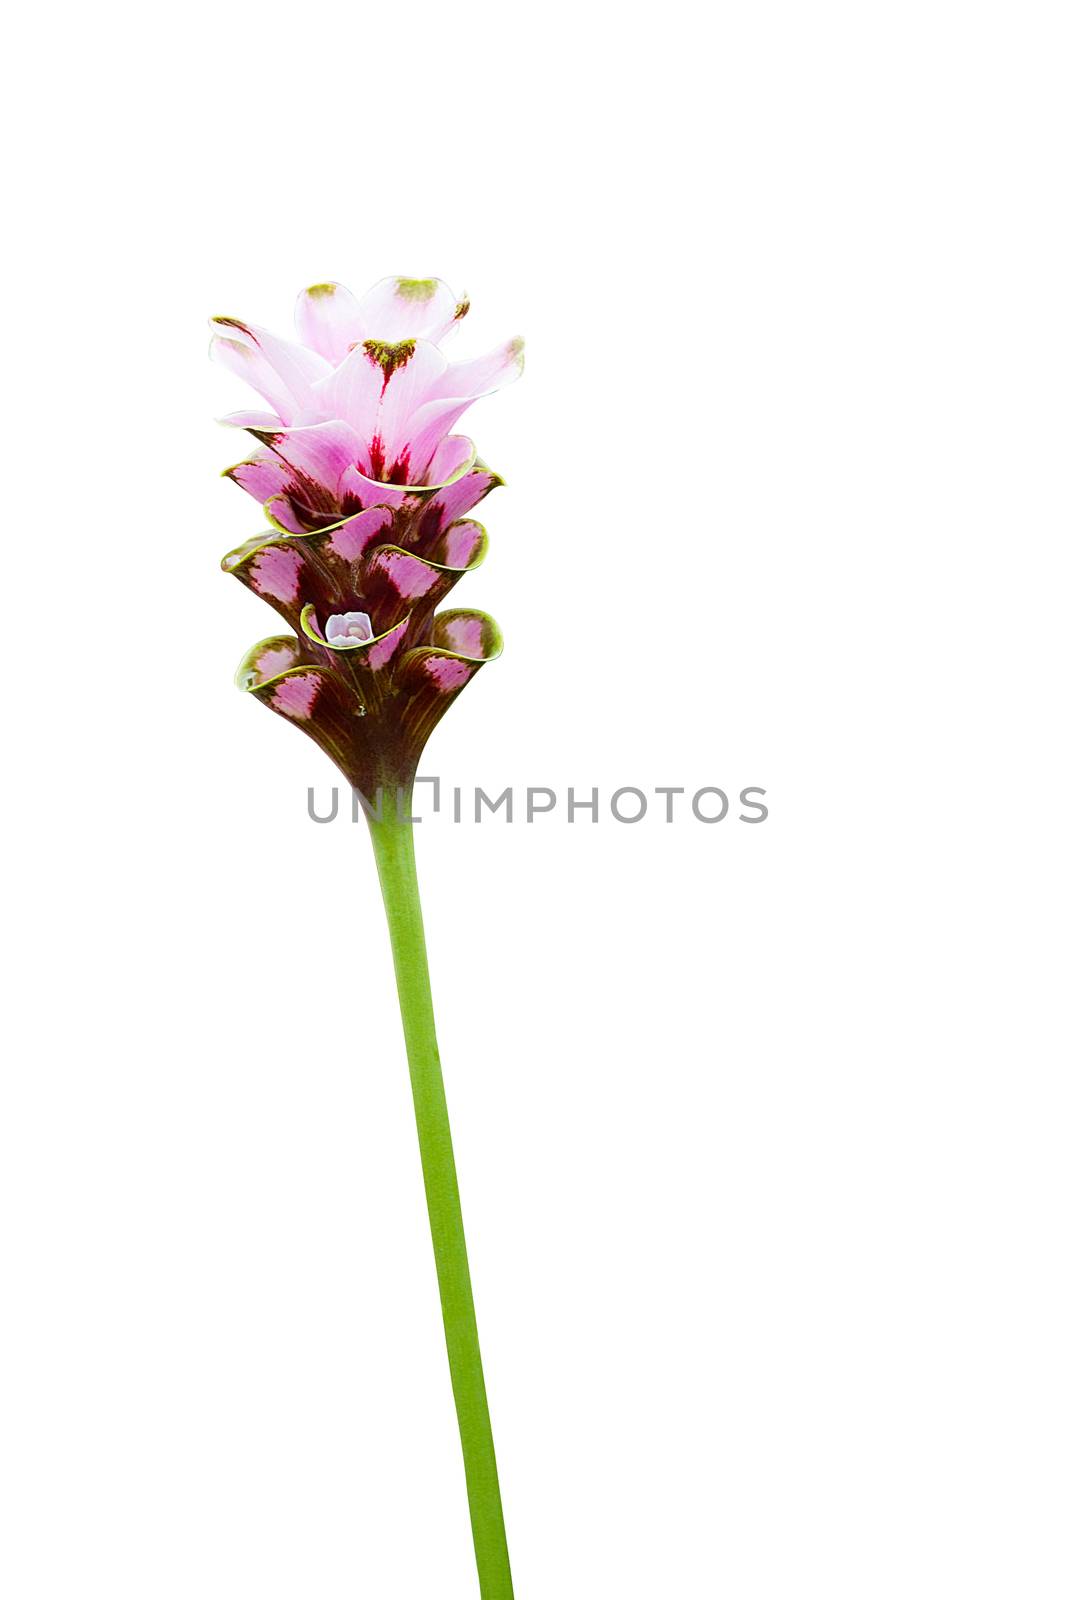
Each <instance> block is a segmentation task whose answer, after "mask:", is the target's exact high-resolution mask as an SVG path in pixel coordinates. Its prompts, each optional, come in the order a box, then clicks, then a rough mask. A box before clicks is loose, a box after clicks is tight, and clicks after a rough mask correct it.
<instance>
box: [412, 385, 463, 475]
mask: <svg viewBox="0 0 1067 1600" xmlns="http://www.w3.org/2000/svg"><path fill="white" fill-rule="evenodd" d="M470 403H471V402H470V401H469V400H429V401H427V402H426V404H424V405H421V406H420V407H419V409H418V410H417V411H416V412H415V415H414V416H413V417H412V418H411V419H410V421H409V423H408V438H409V441H410V442H409V445H408V478H409V481H410V482H411V483H436V482H438V481H439V480H437V479H436V478H434V477H433V475H432V473H431V471H430V464H431V462H432V461H433V459H434V455H435V452H436V451H437V448H438V446H439V445H440V444H441V442H442V441H443V440H444V438H445V437H446V435H447V434H448V431H449V429H450V428H451V427H452V424H453V423H454V422H457V421H458V420H459V418H460V417H461V416H462V415H463V413H464V411H466V409H467V407H468V406H469V405H470Z"/></svg>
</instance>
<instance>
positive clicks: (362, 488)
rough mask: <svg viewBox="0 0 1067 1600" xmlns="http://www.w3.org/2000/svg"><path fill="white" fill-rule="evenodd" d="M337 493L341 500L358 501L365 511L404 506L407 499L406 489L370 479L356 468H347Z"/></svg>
mask: <svg viewBox="0 0 1067 1600" xmlns="http://www.w3.org/2000/svg"><path fill="white" fill-rule="evenodd" d="M337 492H338V498H339V499H341V500H353V499H354V500H358V501H359V503H360V505H361V506H362V507H363V510H364V511H369V510H370V509H371V508H372V507H377V506H393V507H395V506H402V505H403V504H404V501H405V500H406V499H407V490H406V489H402V488H399V487H398V486H397V485H396V484H394V483H379V482H378V481H377V480H376V479H375V478H368V477H367V476H366V474H365V473H363V472H360V470H359V468H358V467H356V466H351V467H348V468H346V470H345V472H344V474H343V476H342V478H341V482H340V483H339V485H338V491H337Z"/></svg>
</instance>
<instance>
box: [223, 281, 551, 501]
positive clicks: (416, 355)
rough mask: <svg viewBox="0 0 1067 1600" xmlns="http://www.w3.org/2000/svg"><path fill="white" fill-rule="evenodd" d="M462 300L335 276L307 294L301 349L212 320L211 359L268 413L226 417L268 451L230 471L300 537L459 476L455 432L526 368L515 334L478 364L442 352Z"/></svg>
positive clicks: (436, 289) (460, 449)
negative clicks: (325, 520)
mask: <svg viewBox="0 0 1067 1600" xmlns="http://www.w3.org/2000/svg"><path fill="white" fill-rule="evenodd" d="M468 306H469V301H467V300H466V299H463V300H457V299H456V298H455V296H454V295H453V294H452V292H451V290H449V289H448V288H447V286H446V285H445V284H443V283H442V282H441V281H440V280H439V279H437V278H386V279H383V281H382V282H381V283H379V284H377V285H376V286H375V287H374V288H373V289H371V290H370V292H369V293H368V294H367V295H365V296H364V298H363V300H362V301H360V300H357V299H356V298H355V297H354V296H353V295H351V294H350V293H349V292H348V290H347V289H344V288H342V286H341V285H340V284H335V283H322V284H316V285H314V287H312V288H311V289H305V290H304V291H303V292H302V294H301V295H300V296H299V297H298V299H297V308H296V324H297V331H298V333H299V334H300V338H301V341H302V342H301V343H299V344H294V343H291V342H290V341H288V340H285V339H279V338H276V337H275V336H274V335H273V334H270V333H267V332H266V331H265V330H264V329H262V328H257V327H253V326H252V325H251V324H250V323H246V322H240V321H238V320H237V319H236V318H234V317H216V318H215V320H214V323H213V325H212V326H213V331H214V337H213V339H212V344H211V348H212V354H213V355H214V357H215V358H216V360H218V361H220V362H221V363H222V364H223V365H224V366H226V367H228V368H229V369H230V370H231V371H232V372H236V373H237V374H238V375H239V376H240V377H242V378H244V379H245V380H246V382H248V383H249V384H250V385H251V386H252V388H253V389H255V390H256V391H257V393H258V394H260V395H261V396H262V397H263V399H264V400H266V402H267V404H268V405H269V406H271V407H272V410H270V411H238V412H234V413H232V414H231V415H230V416H228V417H225V418H223V421H225V422H228V423H230V424H232V425H233V426H236V427H242V428H248V429H249V430H250V431H251V432H252V433H253V434H254V435H255V436H256V438H257V439H259V440H260V441H261V442H262V444H263V445H264V449H263V450H262V451H259V452H257V453H256V454H255V455H254V456H253V457H252V458H251V459H250V460H249V461H246V462H241V463H239V465H238V466H236V467H233V468H231V469H230V476H231V477H233V478H234V480H235V481H236V482H237V483H239V484H240V485H241V487H242V488H244V489H247V490H248V491H249V492H250V493H251V494H254V495H255V496H256V497H257V499H260V500H261V501H262V502H263V503H264V504H268V503H269V504H271V505H272V507H273V514H274V515H275V516H276V517H277V518H278V520H279V521H280V522H281V523H282V525H283V526H284V527H288V528H291V529H292V530H293V531H296V525H297V524H300V525H307V524H308V522H309V520H310V521H313V520H314V519H315V518H316V517H318V518H319V519H320V525H321V518H322V517H323V516H326V517H329V518H331V519H336V518H337V517H340V516H343V515H346V514H351V513H352V512H353V511H359V510H364V509H366V508H367V507H368V506H370V505H378V504H394V503H397V501H396V498H395V490H396V489H397V488H409V487H410V488H431V487H435V486H438V485H440V484H443V483H446V482H449V481H450V480H452V479H453V478H455V477H456V476H457V475H458V474H459V473H461V472H462V471H464V470H465V469H466V468H467V467H468V466H469V465H470V464H471V462H472V460H473V455H474V451H473V446H472V445H471V443H470V440H469V439H466V438H464V437H462V436H457V435H452V434H451V429H452V427H453V426H454V424H455V423H456V422H458V420H459V418H460V417H461V416H462V415H463V413H464V412H465V411H466V410H467V408H468V407H469V406H470V405H471V404H472V402H473V401H475V400H477V399H478V398H479V397H480V396H482V395H487V394H491V393H492V392H493V391H494V390H495V389H499V388H501V387H502V386H503V385H504V384H507V383H510V382H512V381H513V380H514V379H515V378H517V377H518V375H519V373H520V372H521V371H522V340H521V339H511V340H508V342H507V343H506V344H503V345H501V346H499V347H498V348H497V349H496V350H493V351H491V352H490V353H489V355H487V356H482V357H480V358H479V359H477V360H474V361H460V362H449V361H448V360H447V359H446V358H445V356H444V355H443V354H442V352H441V350H440V349H439V347H438V341H439V340H441V339H443V338H444V337H445V336H446V335H447V334H449V333H450V332H451V330H452V329H453V328H454V327H455V326H456V324H457V323H458V322H459V321H460V320H461V319H462V317H463V316H464V315H465V314H466V311H467V309H468ZM391 491H392V493H391ZM275 502H277V504H276V505H275V504H274V503H275Z"/></svg>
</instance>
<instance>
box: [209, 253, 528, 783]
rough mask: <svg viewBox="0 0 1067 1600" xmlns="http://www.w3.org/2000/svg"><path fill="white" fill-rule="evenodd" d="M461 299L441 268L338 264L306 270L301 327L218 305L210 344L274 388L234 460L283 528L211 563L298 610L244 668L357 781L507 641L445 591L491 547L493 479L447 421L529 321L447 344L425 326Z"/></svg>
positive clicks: (413, 735) (489, 385)
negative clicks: (394, 269)
mask: <svg viewBox="0 0 1067 1600" xmlns="http://www.w3.org/2000/svg"><path fill="white" fill-rule="evenodd" d="M466 310H467V303H466V302H465V301H463V302H457V301H456V300H455V298H454V296H453V295H452V294H451V293H450V292H449V290H448V289H447V288H446V287H445V285H444V284H442V283H441V282H440V281H439V280H437V279H435V278H429V279H425V280H422V279H419V280H415V279H409V278H388V279H385V280H384V281H383V282H382V283H380V284H379V285H378V286H377V287H376V288H374V289H372V290H371V291H370V293H369V294H368V295H367V296H366V297H365V298H364V300H363V301H362V302H359V301H357V300H355V299H354V298H353V297H352V296H351V295H350V294H349V293H348V291H347V290H345V289H342V288H341V287H340V286H339V285H336V284H320V285H318V286H317V287H316V288H314V289H307V290H305V291H304V293H303V294H302V295H301V296H300V297H299V299H298V302H297V328H298V331H299V333H300V335H301V338H302V340H303V341H304V342H303V343H302V344H290V343H288V342H287V341H285V340H282V339H276V338H274V337H273V336H272V335H271V334H268V333H265V332H264V331H263V330H261V329H258V328H252V327H250V326H249V325H248V324H246V323H238V322H235V321H233V320H232V319H229V318H217V319H216V321H215V324H214V326H215V329H216V333H215V338H214V339H213V341H212V351H213V354H215V355H216V357H217V358H218V359H219V360H221V361H222V362H223V363H224V364H225V365H226V366H228V367H230V368H231V369H233V370H235V371H238V372H240V373H242V375H243V376H245V377H247V378H248V380H249V382H250V383H251V384H252V385H253V387H255V388H256V389H258V390H259V392H260V394H262V395H263V396H264V398H265V399H266V400H267V401H268V403H269V404H270V405H272V406H273V407H274V408H275V410H274V412H272V413H264V412H254V413H252V412H244V413H239V414H238V415H237V416H235V417H230V418H228V419H226V420H228V421H230V422H234V423H237V424H238V425H240V426H243V427H247V428H249V429H250V430H251V431H252V432H253V433H254V434H255V435H256V437H257V438H259V439H260V440H261V441H262V442H263V448H262V449H260V450H258V451H257V452H256V453H255V454H254V455H253V456H252V457H251V458H250V459H249V460H248V461H243V462H240V463H239V464H238V465H237V466H236V467H231V468H230V469H229V472H228V476H229V477H232V478H233V479H234V480H235V481H236V482H237V483H239V484H240V485H241V487H242V488H243V489H246V490H247V491H248V492H249V493H250V494H252V495H254V496H255V498H256V499H257V500H259V501H261V502H262V504H263V506H264V509H265V511H266V513H267V517H268V520H269V521H270V522H271V523H272V524H273V529H274V531H269V532H267V533H265V534H260V535H258V536H257V537H255V538H253V539H250V540H248V541H247V542H246V543H245V544H243V545H241V546H240V547H239V548H238V549H236V550H233V551H231V552H230V553H229V555H227V556H226V557H225V558H224V559H223V563H222V565H223V568H224V570H226V571H227V572H232V573H233V574H234V576H235V577H237V578H239V579H240V580H241V582H242V583H244V584H245V585H246V586H247V587H248V588H250V589H252V590H253V591H254V592H255V593H256V594H258V595H260V596H261V597H262V598H263V599H264V600H266V601H267V602H268V604H270V605H271V606H273V607H274V609H275V610H276V611H278V612H279V613H280V614H281V615H282V616H283V617H284V619H285V621H286V622H287V623H288V624H289V626H290V628H292V629H293V632H292V633H289V634H280V635H276V636H274V637H272V638H270V639H265V640H263V641H262V642H261V643H260V644H258V645H256V646H255V647H254V648H253V649H252V650H251V651H250V652H249V653H248V655H247V656H246V657H245V659H244V661H243V662H242V663H241V666H240V667H239V668H238V675H237V681H238V684H239V685H240V687H241V688H243V689H247V690H250V691H251V692H252V693H253V694H254V695H255V697H256V698H257V699H258V700H260V701H261V702H262V703H263V704H265V705H266V706H268V707H269V708H270V709H271V710H272V711H275V712H277V713H279V714H280V715H281V716H283V717H285V718H286V719H287V720H288V721H290V722H294V723H296V724H298V725H299V726H300V727H301V728H302V729H303V731H304V732H305V733H307V734H309V735H310V737H311V738H313V739H314V740H315V741H316V743H318V744H319V745H320V746H321V747H322V748H323V749H324V750H325V751H326V753H327V754H328V755H329V756H330V757H331V758H332V759H333V760H334V761H335V762H336V763H337V765H338V766H339V767H340V769H341V771H342V772H343V773H344V774H345V776H346V777H347V778H348V780H349V782H350V783H352V784H353V785H354V786H355V787H356V788H357V789H359V790H361V791H362V793H363V794H364V795H371V794H372V793H373V791H374V790H375V789H376V788H377V787H379V786H383V785H391V784H398V785H403V784H407V783H409V782H410V781H411V779H412V777H413V776H414V773H415V770H416V767H417V765H418V760H419V756H420V754H421V752H422V748H423V745H424V744H425V742H426V739H427V737H428V736H429V734H430V732H431V731H432V729H433V728H434V726H435V725H436V723H437V722H438V720H439V718H440V717H441V716H442V715H443V714H444V712H445V710H446V709H447V707H448V706H449V705H450V704H451V702H452V700H453V699H454V698H455V697H456V695H457V694H458V693H459V692H460V690H461V689H462V688H463V687H464V685H465V684H467V683H468V682H469V681H470V679H471V678H472V677H473V676H474V674H475V673H476V672H477V671H478V670H479V668H480V667H481V666H482V665H483V664H484V663H485V662H487V661H491V660H492V659H493V658H494V657H495V656H496V655H498V654H499V652H500V634H499V631H498V629H497V627H496V624H495V623H494V622H493V620H492V618H490V617H487V616H485V615H484V613H482V612H479V611H470V610H451V611H445V612H440V613H438V612H437V610H436V608H437V606H438V605H439V604H440V602H441V601H442V600H443V599H444V597H445V595H447V593H448V592H449V590H450V589H451V588H452V586H453V585H454V584H455V583H456V582H458V580H459V578H460V577H462V575H463V573H464V572H468V571H470V570H471V568H472V567H475V566H477V565H478V564H479V562H480V561H481V560H482V558H483V557H484V554H485V549H486V536H485V530H484V528H483V527H482V526H481V524H480V523H478V522H474V521H473V520H471V519H470V518H468V517H467V515H466V513H467V512H468V511H470V510H471V509H472V508H473V507H474V506H475V505H477V504H478V502H479V501H480V500H481V499H482V498H483V497H484V496H485V495H486V494H487V493H488V492H489V490H490V489H492V488H494V487H495V486H496V485H497V484H498V483H499V482H500V479H499V478H498V477H496V476H495V474H493V473H491V472H489V471H488V469H487V468H486V467H485V466H484V465H483V464H482V463H481V462H479V461H476V459H475V453H474V446H473V445H472V444H471V442H470V440H469V439H465V438H461V437H459V436H456V435H453V434H450V433H449V431H448V430H449V428H450V427H451V426H452V424H453V422H455V421H456V419H457V418H458V417H459V416H460V415H461V414H462V412H463V411H465V410H466V408H467V406H469V405H470V403H471V401H472V400H474V399H476V398H477V397H478V396H479V395H481V394H488V393H489V392H490V390H491V389H495V388H499V387H500V386H501V385H502V384H504V383H508V382H510V381H511V380H512V379H513V378H515V377H517V376H518V374H519V372H520V371H521V369H522V355H521V351H522V344H521V340H512V341H511V342H510V343H509V344H507V345H505V346H502V347H501V349H499V350H497V351H494V352H493V353H492V354H491V355H489V356H485V357H483V358H482V359H481V360H478V361H467V362H460V363H453V364H451V365H450V364H449V363H448V362H447V361H446V360H445V358H444V356H443V355H442V354H441V352H440V350H439V349H438V347H437V344H436V343H435V342H434V341H435V340H437V339H442V338H444V337H445V335H446V334H447V333H448V332H449V331H450V330H451V329H452V328H453V327H454V326H455V324H456V322H457V321H459V319H460V318H461V317H462V316H464V315H465V314H466Z"/></svg>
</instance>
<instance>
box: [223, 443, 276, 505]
mask: <svg viewBox="0 0 1067 1600" xmlns="http://www.w3.org/2000/svg"><path fill="white" fill-rule="evenodd" d="M223 477H224V478H232V479H233V481H234V483H236V484H239V485H240V486H241V488H242V489H244V490H246V492H247V493H248V494H250V495H252V496H253V497H254V498H255V499H256V500H258V501H259V502H260V504H261V505H262V504H263V502H264V501H266V500H269V499H270V498H271V496H272V495H276V494H283V493H284V492H285V490H286V489H288V488H290V487H291V485H292V473H291V472H290V471H289V469H288V468H287V467H286V466H285V464H284V462H282V461H279V460H278V457H277V456H276V455H275V454H274V452H273V451H272V450H257V451H256V452H255V454H254V455H252V456H250V457H249V459H248V460H247V461H238V463H237V465H236V466H235V467H227V468H226V471H225V472H224V473H223Z"/></svg>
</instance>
